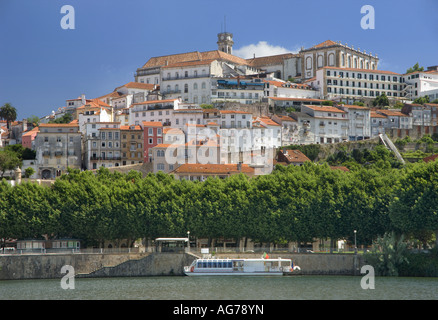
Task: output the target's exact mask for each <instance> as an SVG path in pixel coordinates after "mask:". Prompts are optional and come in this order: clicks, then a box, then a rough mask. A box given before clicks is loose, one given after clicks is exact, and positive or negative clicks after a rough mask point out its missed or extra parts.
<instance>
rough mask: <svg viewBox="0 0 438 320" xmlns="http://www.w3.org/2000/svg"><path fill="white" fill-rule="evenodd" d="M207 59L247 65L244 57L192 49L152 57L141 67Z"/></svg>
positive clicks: (216, 51) (217, 51)
mask: <svg viewBox="0 0 438 320" xmlns="http://www.w3.org/2000/svg"><path fill="white" fill-rule="evenodd" d="M206 60H207V61H208V60H225V61H230V62H233V63H236V64H239V65H247V64H248V62H247V61H246V60H245V59H242V58H240V57H237V56H234V55H232V54H229V53H225V52H222V51H219V50H212V51H205V52H199V51H193V52H187V53H179V54H172V55H166V56H160V57H152V58H150V59H149V60H148V62H146V64H145V65H143V67H142V68H153V67H164V66H166V65H174V64H178V63H185V62H191V61H206Z"/></svg>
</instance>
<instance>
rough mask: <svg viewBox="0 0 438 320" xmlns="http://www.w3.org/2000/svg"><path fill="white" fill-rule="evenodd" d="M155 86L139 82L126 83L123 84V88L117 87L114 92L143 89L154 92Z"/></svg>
mask: <svg viewBox="0 0 438 320" xmlns="http://www.w3.org/2000/svg"><path fill="white" fill-rule="evenodd" d="M155 86H156V85H155V84H152V83H141V82H128V83H127V84H124V85H123V86H120V87H117V88H116V89H115V90H114V91H117V89H120V88H123V87H125V88H135V89H144V90H154V89H155Z"/></svg>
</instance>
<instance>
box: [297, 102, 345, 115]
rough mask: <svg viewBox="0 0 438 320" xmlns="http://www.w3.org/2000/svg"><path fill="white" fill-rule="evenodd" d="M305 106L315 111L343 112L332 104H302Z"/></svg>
mask: <svg viewBox="0 0 438 320" xmlns="http://www.w3.org/2000/svg"><path fill="white" fill-rule="evenodd" d="M304 106H305V107H307V108H309V109H312V110H315V111H322V112H336V113H345V111H344V110H341V109H338V108H336V107H332V106H314V105H307V104H306V105H304Z"/></svg>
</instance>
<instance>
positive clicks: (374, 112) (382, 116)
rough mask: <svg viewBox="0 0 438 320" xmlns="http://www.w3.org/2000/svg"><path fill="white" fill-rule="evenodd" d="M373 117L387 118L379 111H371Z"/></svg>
mask: <svg viewBox="0 0 438 320" xmlns="http://www.w3.org/2000/svg"><path fill="white" fill-rule="evenodd" d="M370 117H371V118H386V116H384V115H383V114H380V113H377V112H376V111H371V113H370Z"/></svg>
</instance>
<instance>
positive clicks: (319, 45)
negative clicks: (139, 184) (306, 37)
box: [312, 40, 338, 49]
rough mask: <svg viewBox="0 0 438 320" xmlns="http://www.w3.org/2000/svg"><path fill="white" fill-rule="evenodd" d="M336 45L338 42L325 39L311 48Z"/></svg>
mask: <svg viewBox="0 0 438 320" xmlns="http://www.w3.org/2000/svg"><path fill="white" fill-rule="evenodd" d="M335 45H338V43H336V42H334V41H332V40H326V41H324V42H321V43H320V44H317V45H315V46H313V47H312V48H315V49H317V48H323V47H330V46H335Z"/></svg>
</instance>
